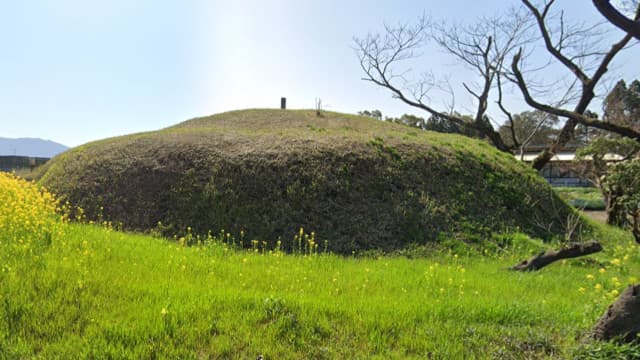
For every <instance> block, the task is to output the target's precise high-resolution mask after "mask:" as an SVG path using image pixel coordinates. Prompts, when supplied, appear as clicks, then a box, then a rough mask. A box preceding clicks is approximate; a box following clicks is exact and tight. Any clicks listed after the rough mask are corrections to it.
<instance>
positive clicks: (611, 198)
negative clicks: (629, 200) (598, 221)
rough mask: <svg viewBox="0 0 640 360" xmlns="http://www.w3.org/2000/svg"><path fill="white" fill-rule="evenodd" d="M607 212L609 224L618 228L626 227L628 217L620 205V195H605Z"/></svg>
mask: <svg viewBox="0 0 640 360" xmlns="http://www.w3.org/2000/svg"><path fill="white" fill-rule="evenodd" d="M605 211H606V213H607V224H608V225H612V226H617V227H623V226H625V224H626V222H627V216H626V214H625V212H624V209H622V207H621V206H620V205H619V204H618V194H612V193H607V194H605Z"/></svg>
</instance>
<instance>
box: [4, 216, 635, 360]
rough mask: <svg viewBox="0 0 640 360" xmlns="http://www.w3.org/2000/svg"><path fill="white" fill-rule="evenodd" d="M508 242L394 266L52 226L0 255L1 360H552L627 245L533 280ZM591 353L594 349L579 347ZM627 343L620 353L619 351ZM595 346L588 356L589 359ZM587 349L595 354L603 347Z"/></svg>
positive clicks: (574, 334)
mask: <svg viewBox="0 0 640 360" xmlns="http://www.w3.org/2000/svg"><path fill="white" fill-rule="evenodd" d="M529 242H530V240H529V239H527V238H526V237H525V236H523V235H515V237H514V239H513V244H514V245H513V246H512V247H509V248H506V249H503V250H501V251H499V252H495V251H493V250H492V251H491V252H490V253H489V252H488V253H486V254H484V255H480V254H477V253H475V252H474V253H471V254H456V253H453V252H449V251H446V250H443V249H440V250H438V251H435V252H432V255H431V256H427V257H423V258H418V259H408V258H406V257H392V256H382V257H378V258H349V257H346V258H345V257H339V256H334V255H326V254H313V253H312V254H311V255H309V254H306V255H302V254H298V255H285V254H283V253H280V252H277V251H273V250H271V251H268V250H264V249H260V246H259V245H258V246H257V247H256V249H255V250H244V251H241V250H232V249H230V248H229V246H227V245H225V244H224V243H222V242H220V241H214V242H211V243H209V244H203V245H196V246H191V247H187V246H183V245H181V244H180V242H179V241H178V242H176V241H168V240H165V239H158V238H153V237H149V236H142V235H134V234H126V233H121V232H118V231H113V230H111V229H109V228H105V227H98V226H93V225H78V224H70V225H67V228H66V230H65V233H64V235H63V237H62V238H60V239H56V240H55V241H53V242H52V243H51V244H50V245H48V246H46V248H45V249H41V250H40V251H38V252H31V253H22V255H21V256H20V257H13V258H7V257H3V258H2V261H3V262H4V263H3V267H2V273H1V275H0V285H1V286H0V305H1V307H0V354H2V357H4V358H29V357H32V356H35V357H40V358H194V359H196V358H249V359H251V358H256V357H257V356H258V355H259V354H263V355H264V357H265V358H267V359H288V358H294V359H295V358H298V359H306V358H381V359H383V358H384V359H387V358H399V359H403V358H442V359H455V358H460V359H463V358H464V359H469V358H500V359H505V358H513V359H521V358H562V357H567V358H570V357H573V356H576V354H577V352H580V351H582V352H583V353H584V352H585V351H586V350H585V348H584V347H581V345H580V339H581V338H582V337H583V336H584V334H585V333H586V332H587V331H588V329H589V328H590V326H592V325H593V324H594V323H595V321H596V320H597V318H598V317H599V316H600V315H601V314H602V313H603V312H604V310H605V309H606V307H607V305H608V304H609V303H610V302H611V301H612V299H613V298H615V296H616V295H617V292H620V291H622V289H623V288H624V287H625V286H626V285H627V284H629V283H632V282H637V279H635V278H634V277H633V276H634V275H635V274H637V273H638V269H639V266H638V264H639V260H640V257H639V256H638V252H637V248H636V246H635V245H633V244H631V243H629V242H627V241H626V240H625V241H622V242H620V243H619V244H618V245H617V246H613V245H614V244H608V245H609V246H608V247H607V248H608V251H607V252H606V253H604V254H600V255H598V256H595V257H593V259H594V260H593V261H579V260H577V261H567V262H564V263H558V264H554V265H551V266H550V267H548V268H546V269H544V270H543V271H541V272H539V273H517V272H511V271H508V270H506V268H507V267H508V266H510V265H513V264H514V263H515V262H517V261H518V260H521V258H522V257H523V256H525V255H526V251H524V250H522V249H519V245H526V246H525V247H530V245H529ZM587 350H589V351H593V348H592V347H591V348H587ZM631 350H633V348H632V349H631ZM595 353H596V355H597V354H599V352H598V351H596V352H595ZM602 358H607V357H606V356H604V357H602Z"/></svg>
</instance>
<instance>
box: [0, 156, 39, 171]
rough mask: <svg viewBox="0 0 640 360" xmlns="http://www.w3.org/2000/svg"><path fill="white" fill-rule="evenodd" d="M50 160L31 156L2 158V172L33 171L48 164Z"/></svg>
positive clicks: (0, 160) (0, 158) (0, 159)
mask: <svg viewBox="0 0 640 360" xmlns="http://www.w3.org/2000/svg"><path fill="white" fill-rule="evenodd" d="M48 160H49V158H43V157H31V156H0V171H13V170H19V169H33V168H35V167H36V166H39V165H42V164H44V163H46V162H47V161H48Z"/></svg>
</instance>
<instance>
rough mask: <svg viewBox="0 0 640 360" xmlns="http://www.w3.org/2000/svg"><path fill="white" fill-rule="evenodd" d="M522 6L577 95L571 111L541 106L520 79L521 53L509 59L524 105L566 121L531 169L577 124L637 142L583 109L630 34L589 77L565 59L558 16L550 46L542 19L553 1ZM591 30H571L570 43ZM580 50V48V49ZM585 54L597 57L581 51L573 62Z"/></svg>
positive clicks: (600, 59)
mask: <svg viewBox="0 0 640 360" xmlns="http://www.w3.org/2000/svg"><path fill="white" fill-rule="evenodd" d="M522 3H523V4H524V5H525V6H526V7H527V9H529V11H530V12H531V14H532V15H533V16H534V18H535V19H536V22H537V24H538V29H539V31H540V33H541V35H542V39H543V40H544V44H545V48H546V49H547V51H548V52H549V53H550V54H551V55H552V56H553V58H555V59H556V60H557V61H558V62H559V63H560V64H562V65H563V66H564V67H566V68H567V69H569V70H570V71H571V73H573V75H574V76H575V77H576V79H577V80H578V82H579V84H580V85H581V87H580V96H579V98H578V101H577V103H576V105H575V107H574V109H573V110H566V109H562V108H561V107H560V106H554V105H550V104H544V103H542V102H540V101H537V100H535V99H534V97H533V95H532V94H531V89H530V88H531V87H530V85H529V84H527V82H526V81H525V79H524V76H523V75H522V71H521V70H520V63H521V56H522V50H520V51H519V52H518V53H517V54H516V55H515V56H514V58H513V61H512V63H511V70H512V72H513V74H514V78H515V80H516V84H517V85H518V88H519V89H520V91H521V93H522V95H523V97H524V99H525V101H526V103H527V104H528V105H529V106H531V107H533V108H535V109H537V110H540V111H544V112H547V113H549V114H553V115H557V116H560V117H563V118H566V119H567V121H566V122H565V123H564V125H563V126H562V128H561V130H560V133H559V135H558V137H557V139H556V140H555V142H554V143H553V144H550V145H549V146H548V147H547V148H546V149H545V150H543V152H542V153H541V154H540V155H539V156H538V157H537V158H536V159H535V160H534V162H533V167H534V168H536V169H538V170H540V169H542V167H543V166H544V165H545V164H546V163H547V162H549V160H551V158H552V157H553V156H554V155H555V154H556V153H557V152H558V151H560V150H561V149H562V147H563V146H564V145H565V144H567V143H568V142H569V141H570V140H571V138H572V137H573V132H574V129H575V128H576V126H577V125H578V124H583V125H585V126H589V127H595V128H599V129H603V130H607V131H612V132H616V133H618V134H620V135H623V136H627V137H631V138H633V139H640V138H639V137H638V135H639V134H638V133H637V132H636V131H635V130H633V129H630V128H626V127H623V126H619V125H615V124H611V123H607V122H603V121H599V120H597V119H592V118H590V117H587V116H585V115H584V113H585V111H586V110H587V107H588V106H589V104H590V103H591V101H592V100H593V98H594V97H595V87H596V85H597V84H598V82H599V81H600V80H601V78H602V77H603V76H604V74H605V73H606V72H607V70H608V67H609V65H610V64H611V61H612V60H613V58H614V57H615V56H616V55H617V54H618V53H619V52H620V51H621V50H622V49H623V48H624V47H625V46H626V45H627V44H628V43H629V41H630V40H631V39H632V37H631V35H626V36H625V37H624V38H622V39H621V40H620V41H618V42H617V43H615V44H613V45H612V46H611V48H610V49H609V50H608V51H607V52H606V54H605V55H604V56H597V57H596V58H598V59H597V60H594V62H596V63H597V66H596V67H595V70H594V72H593V75H591V76H589V75H588V74H587V73H586V72H585V70H584V68H583V67H581V65H580V64H579V63H576V62H575V61H574V60H572V58H571V57H569V56H567V55H566V54H565V53H564V52H563V51H564V50H565V49H566V46H567V43H566V42H565V41H566V39H567V36H568V33H566V32H564V30H563V29H564V28H565V26H566V25H565V23H564V19H563V17H562V16H561V18H560V22H561V23H560V30H561V32H560V38H559V40H558V41H557V42H556V43H555V44H554V42H553V40H552V37H551V34H550V32H549V24H547V22H546V20H547V18H548V16H549V14H550V10H551V6H552V5H553V4H554V0H550V1H546V2H545V3H544V5H543V6H542V9H541V10H540V9H538V8H537V7H536V6H534V5H533V4H532V3H531V2H530V1H529V0H522ZM590 28H591V29H592V28H593V27H587V28H583V30H580V29H574V30H572V31H571V33H572V34H574V35H573V36H575V34H578V35H580V34H581V36H578V37H577V38H576V39H575V40H572V41H580V38H581V37H582V38H583V41H587V40H586V39H584V36H586V35H588V34H590V31H589V29H590ZM581 48H584V46H582V47H581ZM588 54H599V52H597V51H593V50H590V51H586V52H582V53H581V54H579V55H578V56H574V57H573V59H578V58H586V57H587V56H588Z"/></svg>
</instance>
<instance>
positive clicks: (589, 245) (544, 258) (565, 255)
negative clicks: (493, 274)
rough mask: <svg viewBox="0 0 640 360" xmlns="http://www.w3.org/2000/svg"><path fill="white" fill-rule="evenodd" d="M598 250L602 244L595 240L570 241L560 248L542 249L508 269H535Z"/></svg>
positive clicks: (600, 249)
mask: <svg viewBox="0 0 640 360" xmlns="http://www.w3.org/2000/svg"><path fill="white" fill-rule="evenodd" d="M599 251H602V246H601V245H600V243H599V242H597V241H588V242H584V243H570V244H567V245H566V246H565V247H563V248H562V249H560V250H547V251H543V252H541V253H539V254H538V255H535V256H533V257H531V258H529V259H527V260H524V261H523V262H521V263H519V264H518V265H515V266H512V267H511V268H510V270H517V271H537V270H540V269H542V268H543V267H545V266H547V265H549V264H551V263H553V262H555V261H558V260H562V259H570V258H576V257H580V256H585V255H589V254H593V253H597V252H599Z"/></svg>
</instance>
